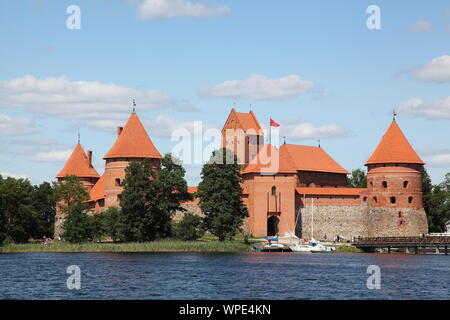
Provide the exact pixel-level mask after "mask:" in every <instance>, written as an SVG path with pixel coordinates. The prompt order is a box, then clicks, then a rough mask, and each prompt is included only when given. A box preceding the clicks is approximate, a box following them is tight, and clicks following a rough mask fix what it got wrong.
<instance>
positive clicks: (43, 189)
mask: <svg viewBox="0 0 450 320" xmlns="http://www.w3.org/2000/svg"><path fill="white" fill-rule="evenodd" d="M33 207H34V209H35V211H36V212H37V228H36V230H35V232H34V234H33V237H35V238H42V237H49V238H50V237H52V236H53V233H54V229H55V214H56V198H55V190H54V187H53V186H52V185H51V184H50V183H48V182H43V183H41V184H40V185H38V186H34V191H33Z"/></svg>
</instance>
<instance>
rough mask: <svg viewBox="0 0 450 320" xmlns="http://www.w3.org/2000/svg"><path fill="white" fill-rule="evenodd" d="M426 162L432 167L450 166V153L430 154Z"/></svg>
mask: <svg viewBox="0 0 450 320" xmlns="http://www.w3.org/2000/svg"><path fill="white" fill-rule="evenodd" d="M425 162H426V163H427V164H428V165H429V166H431V167H437V168H448V167H450V153H443V154H436V155H433V156H430V157H428V158H425Z"/></svg>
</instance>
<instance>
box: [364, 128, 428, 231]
mask: <svg viewBox="0 0 450 320" xmlns="http://www.w3.org/2000/svg"><path fill="white" fill-rule="evenodd" d="M365 165H366V166H367V170H368V172H367V199H366V201H367V204H368V206H369V207H370V208H373V210H372V211H371V212H370V213H369V220H370V219H372V220H373V219H375V220H376V222H375V220H373V221H372V223H371V224H372V225H373V226H376V227H375V229H376V230H375V229H373V230H371V232H369V233H372V235H374V236H383V235H384V233H386V235H397V236H408V235H414V236H417V235H419V234H420V233H427V232H428V225H427V219H426V215H425V211H424V210H423V193H422V174H423V165H424V162H423V161H422V159H420V157H419V156H418V155H417V153H416V152H415V151H414V149H413V148H412V147H411V145H410V144H409V142H408V140H407V139H406V137H405V135H404V134H403V132H402V131H401V129H400V127H399V126H398V124H397V122H396V121H395V120H394V121H393V122H392V123H391V125H390V126H389V128H388V130H387V131H386V133H385V134H384V136H383V138H382V139H381V141H380V143H379V144H378V146H377V148H376V149H375V151H374V152H373V154H372V155H371V157H370V158H369V160H368V161H367V162H366V163H365ZM382 208H383V209H385V210H381V211H380V210H379V209H382Z"/></svg>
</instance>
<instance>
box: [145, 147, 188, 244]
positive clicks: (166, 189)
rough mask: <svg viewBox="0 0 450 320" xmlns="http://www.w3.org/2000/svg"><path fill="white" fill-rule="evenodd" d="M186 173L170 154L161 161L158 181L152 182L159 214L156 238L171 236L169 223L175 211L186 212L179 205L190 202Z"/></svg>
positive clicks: (177, 160)
mask: <svg viewBox="0 0 450 320" xmlns="http://www.w3.org/2000/svg"><path fill="white" fill-rule="evenodd" d="M185 174H186V171H185V170H184V168H183V166H182V165H181V164H180V160H179V159H176V158H174V157H173V156H172V155H171V154H170V153H168V154H166V155H165V156H164V158H162V159H161V170H160V172H159V179H157V180H155V181H153V183H154V184H155V190H156V191H157V194H156V195H155V196H156V197H157V202H156V203H155V205H156V206H158V208H159V210H158V211H159V214H158V216H157V217H156V218H157V219H158V222H157V226H158V229H157V236H158V237H161V238H164V237H168V236H170V234H171V230H170V227H171V221H172V218H173V216H174V215H175V213H176V212H177V211H186V210H185V209H184V208H183V207H182V206H181V204H182V203H183V202H186V201H189V200H192V195H191V194H190V193H189V192H188V186H187V182H186V179H185V178H184V176H185Z"/></svg>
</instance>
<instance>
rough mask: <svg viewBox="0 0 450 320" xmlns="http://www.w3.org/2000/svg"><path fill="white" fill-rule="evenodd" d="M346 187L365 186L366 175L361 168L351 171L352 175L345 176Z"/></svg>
mask: <svg viewBox="0 0 450 320" xmlns="http://www.w3.org/2000/svg"><path fill="white" fill-rule="evenodd" d="M347 187H349V188H367V175H366V172H365V171H364V170H362V169H359V168H358V169H356V170H353V171H352V175H351V176H350V177H347Z"/></svg>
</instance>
